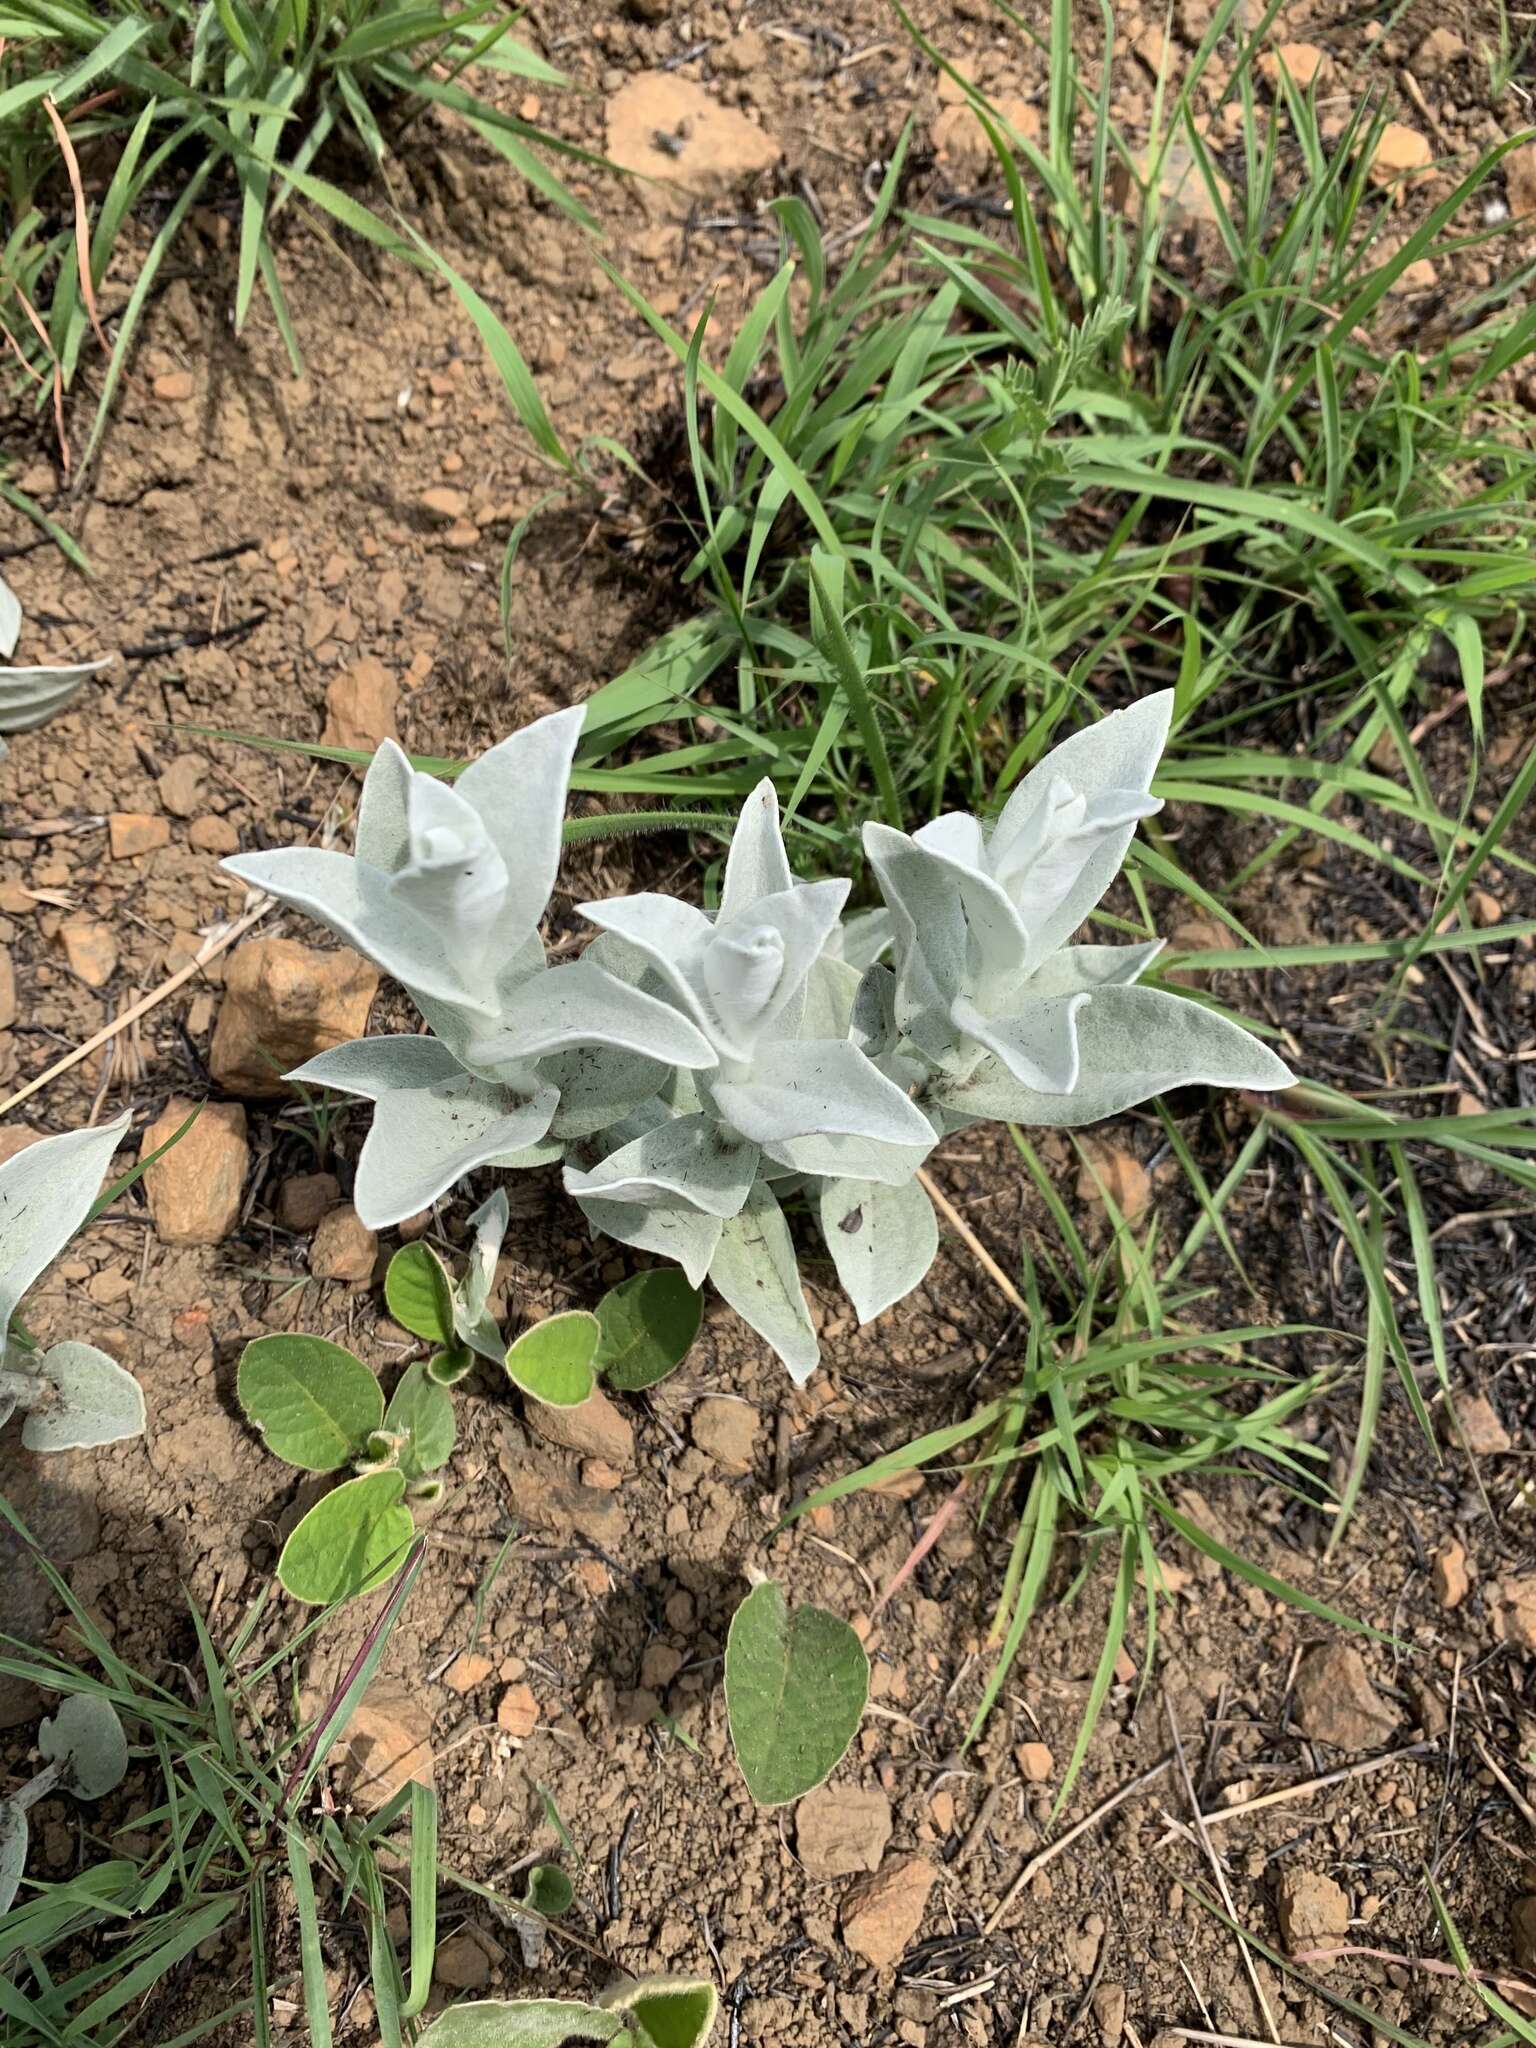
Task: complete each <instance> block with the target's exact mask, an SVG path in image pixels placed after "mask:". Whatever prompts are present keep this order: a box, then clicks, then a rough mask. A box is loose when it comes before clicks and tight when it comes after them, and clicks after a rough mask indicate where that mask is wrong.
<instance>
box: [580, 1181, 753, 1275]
mask: <svg viewBox="0 0 1536 2048" xmlns="http://www.w3.org/2000/svg"><path fill="white" fill-rule="evenodd" d="M581 1212H582V1214H583V1215H584V1216H585V1217H586V1219H587V1221H588V1222H589V1223H590V1224H591V1226H592V1228H593V1229H594V1230H600V1231H601V1232H602V1233H603V1235H604V1236H605V1237H611V1238H613V1239H614V1240H615V1241H616V1242H617V1243H619V1244H627V1245H633V1246H634V1248H635V1250H636V1251H641V1252H654V1253H655V1254H656V1255H657V1257H658V1258H663V1259H673V1260H675V1261H676V1263H677V1264H678V1265H679V1266H681V1267H682V1269H683V1271H684V1273H686V1274H687V1276H688V1284H689V1286H690V1287H702V1286H703V1285H704V1278H705V1275H706V1274H707V1273H708V1271H709V1267H710V1261H711V1260H712V1259H713V1257H714V1255H715V1248H716V1246H717V1245H718V1244H719V1242H720V1233H721V1231H722V1229H723V1228H724V1225H723V1224H722V1222H721V1220H720V1218H719V1217H718V1216H707V1215H706V1214H705V1213H704V1211H703V1210H702V1209H694V1208H690V1207H689V1205H688V1204H687V1203H686V1202H670V1203H659V1202H658V1203H656V1204H654V1205H653V1206H652V1207H650V1208H636V1207H634V1206H633V1205H632V1204H631V1203H628V1202H606V1201H604V1200H603V1199H602V1197H601V1196H595V1195H589V1196H587V1197H585V1198H584V1199H583V1200H582V1202H581Z"/></svg>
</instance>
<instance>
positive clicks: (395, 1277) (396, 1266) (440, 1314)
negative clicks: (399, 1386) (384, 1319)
mask: <svg viewBox="0 0 1536 2048" xmlns="http://www.w3.org/2000/svg"><path fill="white" fill-rule="evenodd" d="M384 1299H385V1301H386V1302H387V1303H388V1304H389V1312H390V1314H391V1315H392V1316H393V1317H394V1319H395V1321H396V1322H397V1323H399V1324H400V1325H401V1327H402V1328H403V1329H407V1330H409V1331H410V1332H411V1333H412V1335H413V1336H417V1337H425V1338H426V1340H427V1342H428V1343H429V1344H448V1343H451V1342H452V1339H453V1283H452V1281H450V1280H449V1278H448V1274H447V1270H446V1268H445V1267H444V1265H443V1262H442V1260H441V1259H440V1258H439V1257H438V1256H437V1253H436V1252H435V1251H433V1249H432V1247H431V1246H430V1245H429V1244H407V1245H402V1246H401V1247H400V1249H399V1251H397V1252H396V1253H395V1256H394V1257H393V1258H392V1259H391V1260H390V1262H389V1271H388V1272H387V1273H386V1274H385V1275H384Z"/></svg>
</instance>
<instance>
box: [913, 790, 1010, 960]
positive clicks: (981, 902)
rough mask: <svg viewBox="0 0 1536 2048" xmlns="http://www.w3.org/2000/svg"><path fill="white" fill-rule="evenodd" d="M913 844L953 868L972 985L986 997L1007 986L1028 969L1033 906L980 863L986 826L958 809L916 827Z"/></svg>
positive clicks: (941, 864) (934, 859)
mask: <svg viewBox="0 0 1536 2048" xmlns="http://www.w3.org/2000/svg"><path fill="white" fill-rule="evenodd" d="M956 827H961V828H964V829H962V830H956V829H955V828H956ZM912 844H913V845H914V846H915V847H917V848H920V849H921V852H922V855H923V857H924V858H926V859H928V860H931V861H934V862H936V863H937V864H938V865H939V866H941V867H943V868H945V869H947V870H948V872H949V873H950V875H951V876H952V877H953V880H954V884H955V887H956V889H957V890H958V891H959V895H960V902H961V904H962V906H963V908H964V911H965V922H966V926H967V928H968V930H969V932H970V938H971V944H970V947H969V950H968V955H967V961H968V965H967V979H968V982H969V984H970V986H971V987H972V988H973V989H974V990H976V991H977V992H979V993H980V994H982V996H983V997H985V995H986V994H987V993H988V992H989V991H991V990H994V989H996V990H1002V989H1006V988H1007V987H1009V986H1010V984H1011V983H1012V982H1014V981H1015V980H1017V978H1018V977H1019V975H1020V974H1022V973H1023V971H1024V966H1025V963H1026V961H1027V959H1028V957H1029V930H1028V920H1027V918H1026V916H1025V915H1024V910H1025V909H1026V908H1027V906H1020V905H1016V904H1015V903H1014V902H1013V900H1012V899H1011V898H1010V897H1009V895H1008V893H1007V891H1006V890H1004V889H1003V888H1002V887H1001V886H1000V885H999V883H997V882H996V881H994V879H993V878H992V876H991V874H990V873H988V872H987V870H986V868H985V866H984V865H980V864H978V860H979V857H980V847H981V826H980V825H979V824H978V823H977V821H976V819H974V818H972V817H970V816H968V815H967V814H966V813H965V812H953V813H951V814H950V815H949V816H948V817H943V818H935V819H934V821H933V823H932V824H931V825H924V826H922V827H921V828H920V829H919V830H918V831H916V832H914V833H913V835H912ZM960 849H963V850H964V853H963V854H962V852H961V851H960Z"/></svg>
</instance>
